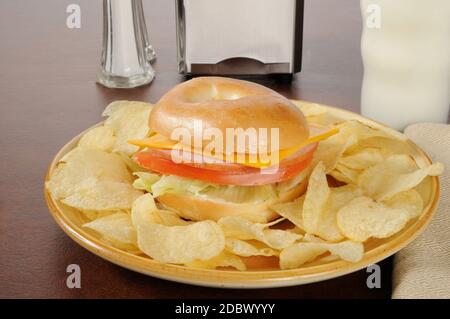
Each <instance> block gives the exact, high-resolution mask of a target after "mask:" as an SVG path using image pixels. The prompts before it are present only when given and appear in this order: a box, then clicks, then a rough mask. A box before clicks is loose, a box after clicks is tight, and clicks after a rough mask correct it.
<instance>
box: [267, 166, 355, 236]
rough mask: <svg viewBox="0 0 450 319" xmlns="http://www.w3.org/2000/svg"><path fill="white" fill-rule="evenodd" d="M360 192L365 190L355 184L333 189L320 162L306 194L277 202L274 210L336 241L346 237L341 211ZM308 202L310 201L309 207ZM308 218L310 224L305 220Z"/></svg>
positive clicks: (301, 225)
mask: <svg viewBox="0 0 450 319" xmlns="http://www.w3.org/2000/svg"><path fill="white" fill-rule="evenodd" d="M360 195H362V191H361V190H360V189H359V188H357V187H356V186H353V185H346V186H342V187H335V188H331V189H330V188H329V187H328V183H327V180H326V176H325V172H324V167H323V165H321V164H319V165H318V166H316V168H315V169H314V172H313V173H312V174H311V177H310V181H309V185H308V189H307V191H306V195H305V196H302V197H300V198H299V199H297V200H295V201H293V202H289V203H282V204H277V205H274V206H273V207H272V209H273V210H274V211H275V212H277V213H278V214H280V215H281V216H283V217H285V218H287V219H288V220H289V221H291V222H292V223H293V224H294V225H295V226H297V227H298V228H300V229H302V230H304V231H305V232H307V233H310V234H316V235H318V236H320V237H321V238H324V239H326V240H329V241H333V242H336V241H340V240H342V239H344V237H343V236H342V234H341V233H340V231H339V228H338V227H337V222H336V214H337V211H338V210H339V209H340V208H341V207H342V206H344V205H345V204H347V203H348V202H349V201H350V200H352V199H353V198H355V197H358V196H360ZM307 201H309V202H307ZM305 203H309V206H308V207H307V206H305V205H306V204H305ZM305 213H306V214H305ZM305 218H306V220H305ZM308 220H309V224H308V226H306V223H305V221H306V222H307V221H308Z"/></svg>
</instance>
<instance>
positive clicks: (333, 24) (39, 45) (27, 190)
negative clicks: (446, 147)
mask: <svg viewBox="0 0 450 319" xmlns="http://www.w3.org/2000/svg"><path fill="white" fill-rule="evenodd" d="M70 3H78V4H80V5H81V9H82V24H81V29H74V30H70V29H67V28H66V24H65V21H66V16H67V14H66V6H67V5H68V4H70ZM144 5H145V10H146V18H147V25H148V28H149V34H150V38H151V42H152V44H153V45H154V47H155V49H156V50H157V54H158V61H157V62H156V64H155V65H154V67H155V69H156V72H157V76H156V79H155V80H154V81H153V83H151V85H148V86H145V87H142V88H138V89H133V90H111V89H106V88H104V87H101V86H99V85H96V84H95V82H94V79H95V73H96V70H97V66H98V64H99V57H100V46H101V34H102V29H101V21H102V18H101V17H102V11H101V10H102V8H101V1H99V0H98V1H91V0H70V1H69V0H42V1H27V0H2V1H0V103H1V104H0V135H1V137H0V147H1V152H0V167H1V174H0V181H1V183H0V247H1V250H0V297H38V298H48V297H50V298H73V297H75V298H91V297H92V298H100V297H113V298H115V297H138V298H141V297H144V298H201V297H205V298H216V297H238V298H239V297H255V298H336V297H340V298H344V297H349V298H359V297H362V298H388V297H389V296H390V276H391V260H387V261H384V262H383V263H382V288H381V289H368V288H367V286H366V278H367V273H366V271H364V270H363V271H359V272H356V273H353V274H350V275H347V276H344V277H341V278H338V279H334V280H328V281H325V282H321V283H316V284H310V285H305V286H297V287H290V288H279V289H278V288H277V289H267V290H239V291H237V290H225V289H210V288H202V287H194V286H189V285H184V284H178V283H173V282H169V281H163V280H159V279H154V278H151V277H147V276H144V275H141V274H137V273H134V272H131V271H129V270H126V269H123V268H120V267H118V266H115V265H113V264H111V263H109V262H107V261H104V260H103V259H101V258H99V257H97V256H95V255H93V254H91V253H90V252H88V251H86V250H84V249H83V248H81V247H80V246H78V245H77V244H76V243H75V242H73V241H72V240H71V239H69V237H67V236H66V235H65V234H64V233H63V232H62V230H60V229H59V228H58V226H57V225H56V223H55V222H54V221H53V219H52V217H51V216H50V214H49V212H48V210H47V207H46V205H45V202H44V198H43V180H44V175H45V172H46V169H47V166H48V164H49V163H50V160H51V159H52V157H53V156H54V155H55V153H56V152H57V150H58V149H59V148H60V147H61V146H63V145H64V144H65V143H66V142H67V141H68V140H69V139H70V138H71V137H73V136H74V135H76V134H78V133H79V132H81V131H82V130H84V129H86V128H88V127H89V126H91V125H93V124H95V123H96V122H98V121H99V120H100V114H101V112H102V110H103V108H104V107H105V106H106V105H107V104H108V103H109V102H111V101H113V100H116V99H130V100H144V101H150V102H155V101H157V100H158V98H159V97H160V96H161V95H162V94H163V93H164V92H165V91H167V90H168V89H170V88H171V87H172V86H174V85H175V84H177V83H179V82H180V81H183V80H184V78H183V77H182V76H181V75H179V74H178V73H177V68H176V50H175V10H174V1H173V0H144ZM304 32H305V33H304V54H303V71H302V72H301V73H299V74H297V75H295V77H294V79H293V82H292V83H290V84H287V83H277V82H276V81H274V80H264V81H263V83H264V84H266V85H268V86H270V87H272V88H274V89H275V90H277V91H279V92H281V93H282V94H284V95H286V96H288V97H290V98H301V99H305V100H312V101H317V102H322V103H327V104H331V105H335V106H339V107H342V108H346V109H349V110H352V111H356V112H358V111H359V100H360V86H361V78H362V63H361V59H360V53H359V52H360V51H359V39H360V32H361V20H360V13H359V1H358V0H346V1H336V0H314V1H313V0H307V1H306V7H305V30H304ZM72 263H75V264H79V265H80V266H81V272H82V288H81V289H68V288H67V287H66V284H65V280H66V275H67V274H66V267H67V265H69V264H72Z"/></svg>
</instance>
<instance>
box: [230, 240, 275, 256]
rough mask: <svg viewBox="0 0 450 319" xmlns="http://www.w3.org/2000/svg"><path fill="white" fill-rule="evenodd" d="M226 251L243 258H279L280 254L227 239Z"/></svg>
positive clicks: (247, 243)
mask: <svg viewBox="0 0 450 319" xmlns="http://www.w3.org/2000/svg"><path fill="white" fill-rule="evenodd" d="M225 249H226V250H228V251H229V252H231V253H233V254H235V255H238V256H243V257H248V256H277V255H278V252H277V251H276V250H274V249H272V248H269V247H257V246H256V245H253V244H251V243H249V242H247V241H244V240H240V239H234V238H227V239H226V241H225Z"/></svg>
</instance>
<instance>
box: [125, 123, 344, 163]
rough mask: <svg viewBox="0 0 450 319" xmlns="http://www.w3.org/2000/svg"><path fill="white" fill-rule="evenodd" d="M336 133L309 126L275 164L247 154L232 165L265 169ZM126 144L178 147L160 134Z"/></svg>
mask: <svg viewBox="0 0 450 319" xmlns="http://www.w3.org/2000/svg"><path fill="white" fill-rule="evenodd" d="M338 131H339V129H338V128H336V127H332V128H330V127H325V126H320V125H316V124H310V126H309V138H308V139H307V140H306V141H304V142H302V143H300V144H298V145H296V146H294V147H291V148H288V149H283V150H280V151H279V152H278V160H277V161H276V162H273V161H269V162H262V161H260V160H259V158H258V159H257V160H256V161H255V159H254V158H250V156H249V155H248V154H245V156H242V155H243V154H241V156H238V155H237V154H234V159H233V163H236V164H242V165H245V166H249V167H256V168H267V167H270V166H273V165H275V164H278V163H279V162H280V161H282V160H283V159H285V158H286V157H288V156H289V155H292V154H294V153H295V152H297V151H298V150H300V149H301V148H303V147H305V146H307V145H309V144H312V143H317V142H319V141H321V140H324V139H326V138H328V137H330V136H332V135H334V134H336V133H337V132H338ZM128 143H130V144H133V145H136V146H139V147H148V148H158V149H165V150H172V149H174V148H175V147H179V142H176V141H173V140H170V139H168V138H167V137H165V136H163V135H161V134H155V135H153V136H150V137H148V138H145V139H142V140H130V141H128ZM191 152H193V153H196V154H200V155H202V154H203V151H202V149H192V150H191ZM212 157H214V158H215V159H218V160H222V161H226V160H228V158H225V155H224V154H216V155H213V156H212ZM268 157H269V158H270V155H268Z"/></svg>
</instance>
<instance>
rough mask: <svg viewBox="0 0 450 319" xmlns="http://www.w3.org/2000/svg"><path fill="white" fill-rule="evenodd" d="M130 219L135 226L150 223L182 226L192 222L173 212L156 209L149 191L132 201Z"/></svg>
mask: <svg viewBox="0 0 450 319" xmlns="http://www.w3.org/2000/svg"><path fill="white" fill-rule="evenodd" d="M131 219H132V221H133V225H135V226H137V225H139V224H151V223H156V224H162V225H166V226H183V225H189V224H191V223H192V222H189V221H186V220H184V219H182V218H181V217H180V216H179V215H178V214H177V213H175V212H172V211H169V210H162V209H158V208H157V206H156V204H155V200H154V199H153V196H152V194H150V193H147V194H144V195H142V196H140V197H139V198H138V199H136V200H135V201H134V203H133V207H132V209H131Z"/></svg>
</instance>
